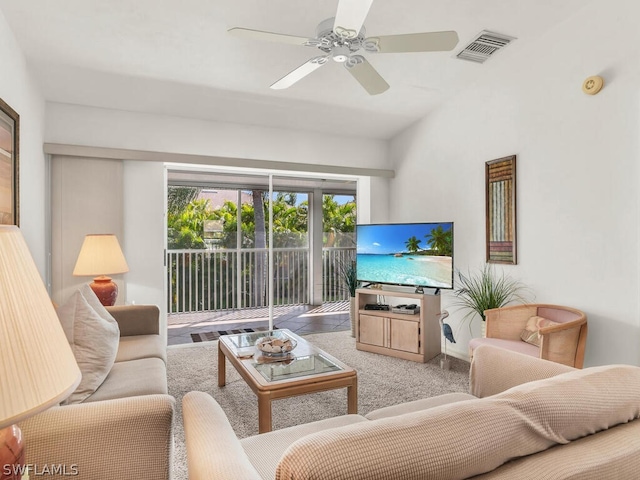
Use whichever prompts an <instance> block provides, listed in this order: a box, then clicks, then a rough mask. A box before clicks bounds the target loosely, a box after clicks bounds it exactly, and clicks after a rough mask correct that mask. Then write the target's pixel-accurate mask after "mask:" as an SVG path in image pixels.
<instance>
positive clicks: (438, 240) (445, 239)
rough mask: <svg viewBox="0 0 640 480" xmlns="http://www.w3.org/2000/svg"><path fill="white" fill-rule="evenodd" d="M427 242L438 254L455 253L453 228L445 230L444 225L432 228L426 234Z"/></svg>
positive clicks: (449, 254)
mask: <svg viewBox="0 0 640 480" xmlns="http://www.w3.org/2000/svg"><path fill="white" fill-rule="evenodd" d="M425 237H426V239H427V243H428V244H429V246H430V247H431V249H432V250H434V251H435V252H436V253H437V254H438V255H448V256H451V255H452V253H453V235H452V232H451V230H450V229H449V230H445V229H443V228H442V225H438V227H437V228H434V229H433V230H431V233H429V234H428V235H425Z"/></svg>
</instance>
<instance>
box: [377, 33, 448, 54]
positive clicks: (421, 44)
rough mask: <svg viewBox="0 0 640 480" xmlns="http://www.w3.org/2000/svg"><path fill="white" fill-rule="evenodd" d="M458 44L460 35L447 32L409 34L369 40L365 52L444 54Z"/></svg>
mask: <svg viewBox="0 0 640 480" xmlns="http://www.w3.org/2000/svg"><path fill="white" fill-rule="evenodd" d="M457 44H458V34H457V33H456V32H454V31H453V30H450V31H447V32H424V33H408V34H405V35H385V36H382V37H371V38H367V39H366V40H365V42H364V48H365V50H367V51H369V52H379V53H404V52H442V51H448V50H453V49H454V48H455V46H456V45H457Z"/></svg>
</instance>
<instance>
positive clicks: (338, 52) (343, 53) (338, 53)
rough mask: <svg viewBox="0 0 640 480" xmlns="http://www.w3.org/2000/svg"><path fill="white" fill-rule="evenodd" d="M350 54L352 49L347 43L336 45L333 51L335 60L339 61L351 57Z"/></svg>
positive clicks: (342, 61) (344, 60) (332, 56)
mask: <svg viewBox="0 0 640 480" xmlns="http://www.w3.org/2000/svg"><path fill="white" fill-rule="evenodd" d="M350 55H351V50H350V49H349V47H347V46H346V45H345V46H340V47H335V48H334V49H333V51H332V52H331V58H333V61H334V62H338V63H344V62H346V61H347V60H348V59H349V56H350Z"/></svg>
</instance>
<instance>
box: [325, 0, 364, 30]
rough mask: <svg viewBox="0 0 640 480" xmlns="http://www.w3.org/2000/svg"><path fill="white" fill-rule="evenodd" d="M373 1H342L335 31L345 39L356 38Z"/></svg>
mask: <svg viewBox="0 0 640 480" xmlns="http://www.w3.org/2000/svg"><path fill="white" fill-rule="evenodd" d="M372 3H373V0H340V1H339V2H338V12H337V13H336V19H335V21H334V22H333V31H334V32H335V33H336V34H337V35H339V36H341V37H343V38H356V37H357V36H358V33H360V29H361V28H362V25H363V24H364V19H365V18H367V14H368V13H369V9H370V8H371V4H372Z"/></svg>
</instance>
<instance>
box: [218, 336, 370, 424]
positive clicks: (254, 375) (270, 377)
mask: <svg viewBox="0 0 640 480" xmlns="http://www.w3.org/2000/svg"><path fill="white" fill-rule="evenodd" d="M267 335H271V336H276V337H280V338H283V339H285V338H287V337H288V338H291V339H293V340H295V341H296V342H297V343H298V344H297V346H296V348H295V349H294V350H293V351H291V352H289V353H288V354H286V355H285V356H282V357H268V356H266V355H264V354H262V353H261V352H260V351H258V349H257V348H256V347H255V343H256V340H258V339H259V338H261V337H264V336H267ZM225 358H226V359H228V360H229V362H230V363H231V365H233V366H234V367H235V369H236V370H237V371H238V373H239V374H240V376H241V377H242V378H243V379H244V381H245V382H246V383H247V385H249V387H250V388H251V390H252V391H253V393H255V394H256V396H257V397H258V432H259V433H264V432H270V431H271V402H272V401H273V400H277V399H279V398H287V397H293V396H296V395H304V394H305V393H313V392H321V391H324V390H332V389H335V388H344V387H346V388H347V412H348V413H358V377H357V374H356V371H355V370H354V369H353V368H351V367H348V366H347V365H345V364H344V363H342V362H341V361H340V360H338V359H337V358H334V357H332V356H331V355H329V354H328V353H326V352H324V351H322V350H320V349H319V348H317V347H315V346H313V345H312V344H311V343H309V342H307V341H306V340H305V339H304V338H302V337H299V336H298V335H296V334H294V333H292V332H290V331H289V330H286V329H282V330H273V331H270V332H253V333H241V334H238V335H221V336H220V340H219V341H218V386H219V387H224V385H225V383H226V362H225Z"/></svg>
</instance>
